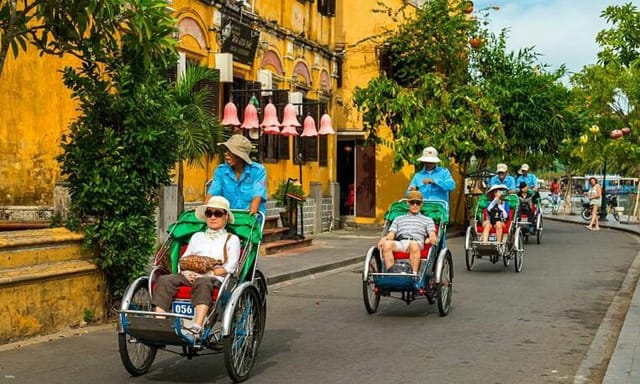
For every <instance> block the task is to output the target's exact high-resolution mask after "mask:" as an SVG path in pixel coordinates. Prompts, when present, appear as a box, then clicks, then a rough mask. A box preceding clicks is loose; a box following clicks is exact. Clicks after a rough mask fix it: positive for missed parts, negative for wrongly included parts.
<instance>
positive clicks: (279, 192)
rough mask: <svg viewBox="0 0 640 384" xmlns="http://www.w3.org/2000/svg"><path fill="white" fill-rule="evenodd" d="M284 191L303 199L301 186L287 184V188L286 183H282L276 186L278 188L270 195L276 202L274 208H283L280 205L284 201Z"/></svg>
mask: <svg viewBox="0 0 640 384" xmlns="http://www.w3.org/2000/svg"><path fill="white" fill-rule="evenodd" d="M285 190H286V191H287V193H289V192H291V193H295V194H296V195H298V196H300V197H304V190H302V186H301V185H300V184H297V183H289V185H288V186H287V182H286V181H282V182H281V183H280V184H278V188H276V191H275V192H273V194H271V198H272V199H273V200H275V201H276V206H278V207H282V206H283V204H282V203H283V202H284V201H285V198H284V197H285Z"/></svg>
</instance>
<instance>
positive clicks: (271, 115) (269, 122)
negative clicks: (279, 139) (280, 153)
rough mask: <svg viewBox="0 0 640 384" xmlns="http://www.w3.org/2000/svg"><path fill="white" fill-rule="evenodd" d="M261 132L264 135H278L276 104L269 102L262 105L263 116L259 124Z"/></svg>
mask: <svg viewBox="0 0 640 384" xmlns="http://www.w3.org/2000/svg"><path fill="white" fill-rule="evenodd" d="M261 126H262V128H263V132H264V134H266V135H279V134H280V128H279V127H280V122H279V121H278V112H277V111H276V106H275V105H273V104H272V103H269V104H267V105H265V106H264V118H263V120H262V124H261Z"/></svg>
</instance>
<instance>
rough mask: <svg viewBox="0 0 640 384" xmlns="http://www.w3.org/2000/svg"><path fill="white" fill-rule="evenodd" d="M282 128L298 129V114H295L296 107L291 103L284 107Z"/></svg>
mask: <svg viewBox="0 0 640 384" xmlns="http://www.w3.org/2000/svg"><path fill="white" fill-rule="evenodd" d="M282 126H283V127H299V126H300V122H299V121H298V114H297V113H296V107H295V106H294V105H293V104H291V103H289V104H287V105H285V106H284V113H283V117H282ZM296 134H297V132H296Z"/></svg>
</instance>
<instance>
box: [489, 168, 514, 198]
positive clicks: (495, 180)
mask: <svg viewBox="0 0 640 384" xmlns="http://www.w3.org/2000/svg"><path fill="white" fill-rule="evenodd" d="M507 169H508V168H507V164H504V163H499V164H498V165H497V166H496V174H495V175H493V177H491V178H490V179H489V185H488V186H487V187H488V188H491V187H493V186H494V185H504V186H506V187H507V191H508V192H509V193H516V180H515V179H514V178H513V176H511V175H509V174H508V173H507Z"/></svg>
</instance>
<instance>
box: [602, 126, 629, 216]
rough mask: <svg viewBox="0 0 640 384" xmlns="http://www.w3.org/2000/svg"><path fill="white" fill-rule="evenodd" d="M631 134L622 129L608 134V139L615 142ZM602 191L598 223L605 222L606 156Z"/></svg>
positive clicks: (605, 158)
mask: <svg viewBox="0 0 640 384" xmlns="http://www.w3.org/2000/svg"><path fill="white" fill-rule="evenodd" d="M630 134H631V128H629V127H624V128H622V129H614V130H613V131H611V132H609V137H610V138H611V139H613V140H617V139H619V138H621V137H623V136H628V135H630ZM602 191H603V194H602V196H601V198H600V199H601V200H602V204H601V206H600V214H599V216H600V221H607V156H606V155H605V156H604V161H603V164H602Z"/></svg>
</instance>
